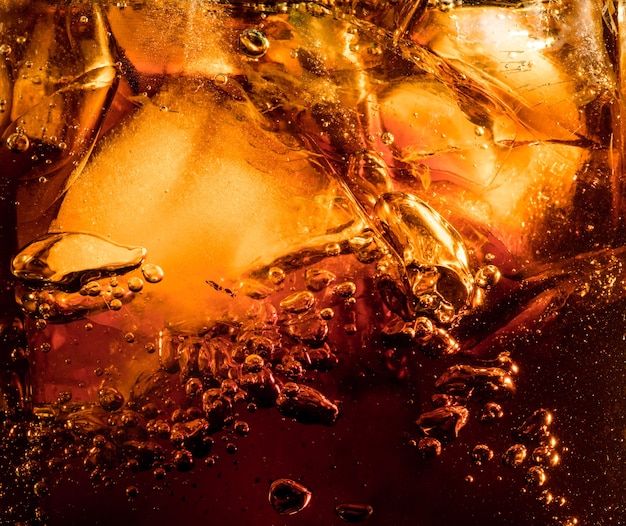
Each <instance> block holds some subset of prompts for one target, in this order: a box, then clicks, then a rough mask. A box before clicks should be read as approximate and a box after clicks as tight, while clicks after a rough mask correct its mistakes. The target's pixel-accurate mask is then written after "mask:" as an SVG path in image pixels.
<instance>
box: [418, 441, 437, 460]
mask: <svg viewBox="0 0 626 526" xmlns="http://www.w3.org/2000/svg"><path fill="white" fill-rule="evenodd" d="M417 450H418V451H419V452H420V455H421V456H422V458H423V459H425V460H430V459H432V458H435V457H438V456H439V455H441V442H439V440H437V439H436V438H433V437H426V438H422V439H421V440H420V441H419V442H418V443H417Z"/></svg>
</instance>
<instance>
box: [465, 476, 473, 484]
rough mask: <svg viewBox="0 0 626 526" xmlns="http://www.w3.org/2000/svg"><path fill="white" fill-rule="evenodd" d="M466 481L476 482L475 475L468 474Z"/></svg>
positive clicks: (469, 482)
mask: <svg viewBox="0 0 626 526" xmlns="http://www.w3.org/2000/svg"><path fill="white" fill-rule="evenodd" d="M465 482H467V483H468V484H471V483H472V482H474V477H472V476H471V475H467V476H466V477H465Z"/></svg>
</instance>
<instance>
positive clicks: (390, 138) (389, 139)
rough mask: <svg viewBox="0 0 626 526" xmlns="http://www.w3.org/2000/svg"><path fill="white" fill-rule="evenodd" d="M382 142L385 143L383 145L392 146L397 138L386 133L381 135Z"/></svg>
mask: <svg viewBox="0 0 626 526" xmlns="http://www.w3.org/2000/svg"><path fill="white" fill-rule="evenodd" d="M380 140H381V141H382V142H383V144H386V145H387V146H390V145H391V144H393V141H394V140H395V137H394V136H393V134H391V133H389V132H385V133H383V134H382V135H381V137H380Z"/></svg>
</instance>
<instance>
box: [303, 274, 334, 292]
mask: <svg viewBox="0 0 626 526" xmlns="http://www.w3.org/2000/svg"><path fill="white" fill-rule="evenodd" d="M334 280H335V275H334V274H333V273H332V272H330V271H329V270H323V269H307V270H306V272H305V273H304V282H305V284H306V288H307V289H309V290H311V291H313V292H319V291H321V290H324V289H325V288H326V287H327V286H328V285H329V284H330V283H331V282H333V281H334Z"/></svg>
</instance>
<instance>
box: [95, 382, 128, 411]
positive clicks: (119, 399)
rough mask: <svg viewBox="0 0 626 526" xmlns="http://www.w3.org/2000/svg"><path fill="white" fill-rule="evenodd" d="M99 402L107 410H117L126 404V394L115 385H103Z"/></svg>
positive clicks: (99, 392) (99, 394) (99, 393)
mask: <svg viewBox="0 0 626 526" xmlns="http://www.w3.org/2000/svg"><path fill="white" fill-rule="evenodd" d="M98 403H99V404H100V406H101V407H102V408H103V409H104V410H105V411H117V410H118V409H120V408H121V407H122V406H123V405H124V396H123V395H122V393H120V392H119V391H118V390H117V389H115V387H103V388H102V389H100V390H99V391H98Z"/></svg>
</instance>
